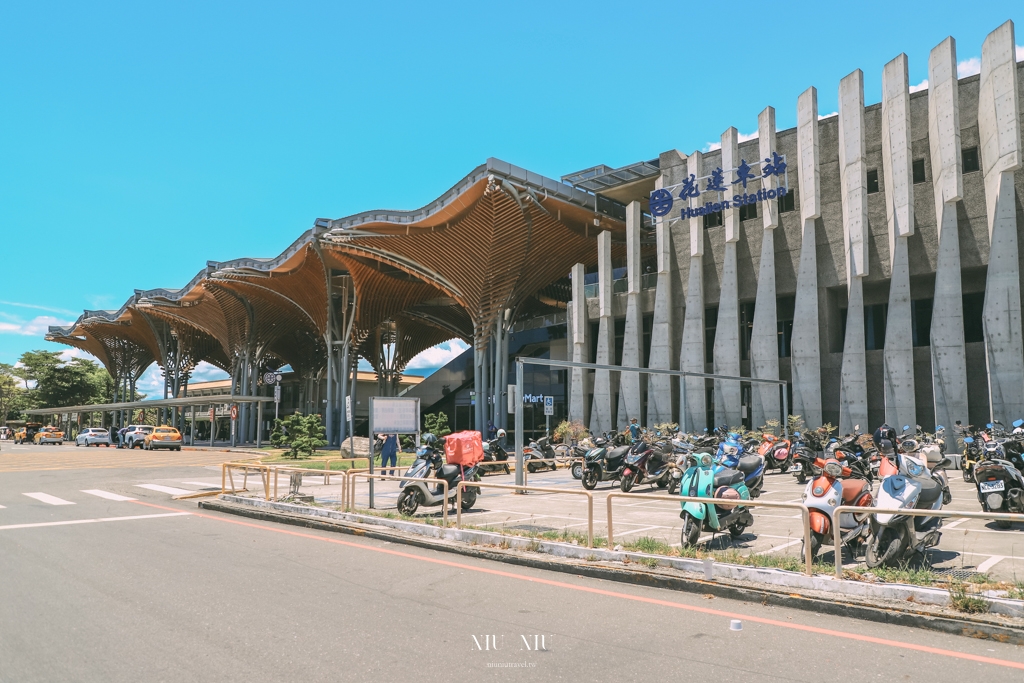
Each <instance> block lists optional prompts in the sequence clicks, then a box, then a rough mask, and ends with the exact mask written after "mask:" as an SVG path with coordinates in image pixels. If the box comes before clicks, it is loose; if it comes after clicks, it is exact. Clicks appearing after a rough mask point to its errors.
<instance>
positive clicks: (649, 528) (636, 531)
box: [615, 526, 672, 536]
mask: <svg viewBox="0 0 1024 683" xmlns="http://www.w3.org/2000/svg"><path fill="white" fill-rule="evenodd" d="M671 528H672V527H667V526H642V527H640V528H639V529H630V530H629V531H620V532H618V533H616V534H615V535H616V536H626V535H628V534H639V533H641V532H643V531H653V530H654V529H671Z"/></svg>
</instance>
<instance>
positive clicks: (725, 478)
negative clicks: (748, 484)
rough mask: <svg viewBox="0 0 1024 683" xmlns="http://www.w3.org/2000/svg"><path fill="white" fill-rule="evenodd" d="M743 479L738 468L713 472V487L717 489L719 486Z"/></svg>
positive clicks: (736, 482) (729, 484) (730, 484)
mask: <svg viewBox="0 0 1024 683" xmlns="http://www.w3.org/2000/svg"><path fill="white" fill-rule="evenodd" d="M741 481H743V473H742V472H740V471H739V470H722V471H721V472H717V473H716V474H715V483H714V487H715V488H716V489H717V488H718V487H719V486H732V485H733V484H738V483H740V482H741Z"/></svg>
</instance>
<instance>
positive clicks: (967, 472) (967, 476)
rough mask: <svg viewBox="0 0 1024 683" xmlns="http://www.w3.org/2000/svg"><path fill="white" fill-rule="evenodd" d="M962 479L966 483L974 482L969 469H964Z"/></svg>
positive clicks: (972, 474)
mask: <svg viewBox="0 0 1024 683" xmlns="http://www.w3.org/2000/svg"><path fill="white" fill-rule="evenodd" d="M964 481H966V482H967V483H968V484H973V483H974V473H973V472H971V470H964Z"/></svg>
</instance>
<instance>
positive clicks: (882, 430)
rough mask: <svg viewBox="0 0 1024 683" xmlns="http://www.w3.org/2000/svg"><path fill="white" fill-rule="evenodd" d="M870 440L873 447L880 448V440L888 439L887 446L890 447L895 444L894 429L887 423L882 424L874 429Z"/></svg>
mask: <svg viewBox="0 0 1024 683" xmlns="http://www.w3.org/2000/svg"><path fill="white" fill-rule="evenodd" d="M871 440H872V441H874V442H875V448H877V449H878V450H882V441H883V440H884V441H888V442H889V447H890V448H892V446H893V445H895V444H896V430H895V429H893V428H892V427H890V426H889V425H888V424H883V425H882V426H881V427H879V428H878V429H876V430H875V433H874V435H873V436H872V437H871Z"/></svg>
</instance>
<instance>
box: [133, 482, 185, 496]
mask: <svg viewBox="0 0 1024 683" xmlns="http://www.w3.org/2000/svg"><path fill="white" fill-rule="evenodd" d="M136 486H137V487H139V488H140V489H149V490H150V491H159V492H160V493H169V494H171V495H172V496H180V495H183V494H185V493H195V491H189V490H188V489H176V488H174V487H173V486H161V485H160V484H136Z"/></svg>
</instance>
